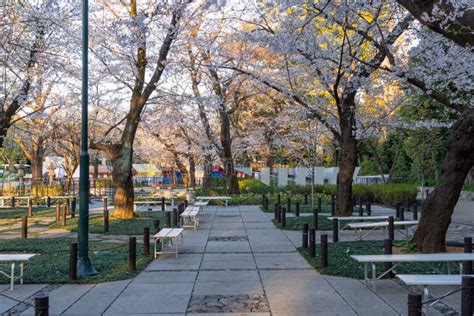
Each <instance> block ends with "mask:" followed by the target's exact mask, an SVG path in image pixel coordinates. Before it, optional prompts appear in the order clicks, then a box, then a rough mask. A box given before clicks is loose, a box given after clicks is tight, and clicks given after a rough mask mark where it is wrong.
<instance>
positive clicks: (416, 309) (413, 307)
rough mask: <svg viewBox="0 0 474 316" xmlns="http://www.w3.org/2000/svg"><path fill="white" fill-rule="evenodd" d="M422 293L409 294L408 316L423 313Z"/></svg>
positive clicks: (419, 315)
mask: <svg viewBox="0 0 474 316" xmlns="http://www.w3.org/2000/svg"><path fill="white" fill-rule="evenodd" d="M422 306H423V305H422V304H421V294H413V293H409V294H408V316H421V315H422Z"/></svg>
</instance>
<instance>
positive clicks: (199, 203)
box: [194, 201, 209, 209]
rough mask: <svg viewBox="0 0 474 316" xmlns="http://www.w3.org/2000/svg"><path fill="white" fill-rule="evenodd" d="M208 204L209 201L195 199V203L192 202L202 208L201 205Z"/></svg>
mask: <svg viewBox="0 0 474 316" xmlns="http://www.w3.org/2000/svg"><path fill="white" fill-rule="evenodd" d="M208 204H209V201H197V202H196V203H194V206H199V207H201V209H202V207H203V206H206V205H208Z"/></svg>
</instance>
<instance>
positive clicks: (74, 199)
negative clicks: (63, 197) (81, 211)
mask: <svg viewBox="0 0 474 316" xmlns="http://www.w3.org/2000/svg"><path fill="white" fill-rule="evenodd" d="M76 203H77V200H76V198H75V197H73V198H72V199H71V218H75V217H76Z"/></svg>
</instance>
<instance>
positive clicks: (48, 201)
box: [46, 196, 51, 207]
mask: <svg viewBox="0 0 474 316" xmlns="http://www.w3.org/2000/svg"><path fill="white" fill-rule="evenodd" d="M46 206H47V207H51V197H50V196H47V197H46Z"/></svg>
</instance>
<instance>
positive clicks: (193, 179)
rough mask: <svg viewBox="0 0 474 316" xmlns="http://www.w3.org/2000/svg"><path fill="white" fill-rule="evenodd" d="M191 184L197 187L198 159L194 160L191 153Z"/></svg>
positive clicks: (189, 159)
mask: <svg viewBox="0 0 474 316" xmlns="http://www.w3.org/2000/svg"><path fill="white" fill-rule="evenodd" d="M188 161H189V185H190V186H191V187H192V188H193V189H195V188H196V161H195V160H194V156H193V155H189V158H188Z"/></svg>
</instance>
